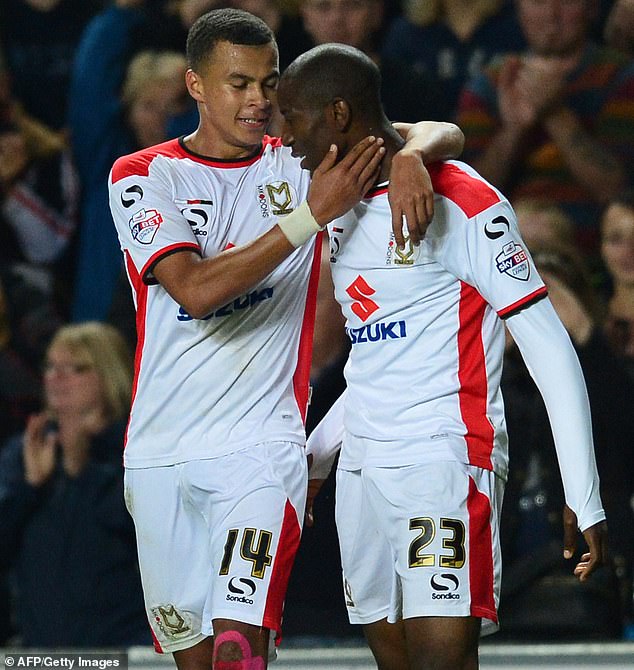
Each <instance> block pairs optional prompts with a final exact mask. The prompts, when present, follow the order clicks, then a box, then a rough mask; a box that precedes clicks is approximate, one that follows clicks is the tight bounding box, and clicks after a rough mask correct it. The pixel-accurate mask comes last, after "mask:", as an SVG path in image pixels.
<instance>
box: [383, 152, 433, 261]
mask: <svg viewBox="0 0 634 670" xmlns="http://www.w3.org/2000/svg"><path fill="white" fill-rule="evenodd" d="M388 199H389V201H390V209H391V210H392V231H393V232H394V238H395V240H396V244H397V245H398V247H399V248H400V249H403V248H404V247H405V236H404V235H403V218H405V222H406V224H407V230H408V232H409V239H410V240H411V242H412V244H416V245H418V244H420V241H421V240H422V239H423V237H424V236H425V231H426V230H427V226H428V225H429V224H430V222H431V219H432V216H433V215H434V188H433V186H432V183H431V177H430V176H429V172H427V168H426V167H425V165H424V164H423V161H422V159H421V156H420V154H419V153H418V152H416V151H410V150H408V149H405V148H404V149H401V150H400V151H399V152H397V153H396V154H394V156H393V158H392V167H391V169H390V189H389V192H388Z"/></svg>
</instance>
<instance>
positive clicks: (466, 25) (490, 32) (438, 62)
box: [382, 0, 525, 117]
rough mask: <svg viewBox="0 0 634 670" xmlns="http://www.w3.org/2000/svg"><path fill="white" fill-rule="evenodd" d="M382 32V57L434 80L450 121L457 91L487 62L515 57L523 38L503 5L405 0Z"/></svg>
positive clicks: (499, 0)
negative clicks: (510, 54)
mask: <svg viewBox="0 0 634 670" xmlns="http://www.w3.org/2000/svg"><path fill="white" fill-rule="evenodd" d="M404 4H405V7H404V15H403V16H402V17H399V18H397V19H395V20H394V22H393V23H392V26H391V27H390V29H389V30H388V32H387V35H386V38H385V44H384V46H383V51H382V54H383V56H384V57H385V58H394V59H398V60H402V61H407V62H408V63H411V64H412V65H413V67H414V69H415V70H416V71H417V72H420V73H424V74H425V75H426V76H428V77H432V78H434V79H435V80H437V81H438V82H439V84H440V86H441V87H442V92H443V96H444V98H445V100H446V104H447V111H448V113H449V115H450V117H453V115H454V114H455V112H456V108H457V105H458V97H459V95H460V91H461V89H462V87H463V85H464V84H465V82H466V81H467V79H468V78H469V77H474V76H476V75H477V74H478V73H479V72H480V71H481V69H482V68H483V67H484V66H485V65H486V64H487V63H488V62H489V60H491V58H492V57H493V56H496V55H498V54H502V53H507V52H510V51H519V50H521V49H523V48H524V44H525V41H524V38H523V36H522V32H521V30H520V28H519V24H518V22H517V19H516V17H515V12H514V11H513V6H512V3H510V2H507V1H506V0H409V1H407V2H405V3H404Z"/></svg>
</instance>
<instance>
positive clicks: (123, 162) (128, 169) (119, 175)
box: [111, 139, 183, 184]
mask: <svg viewBox="0 0 634 670" xmlns="http://www.w3.org/2000/svg"><path fill="white" fill-rule="evenodd" d="M158 156H166V157H168V158H183V149H182V147H181V146H180V142H179V140H178V139H173V140H168V141H167V142H161V144H155V145H154V146H151V147H147V148H146V149H141V150H139V151H135V152H134V153H131V154H127V155H125V156H120V157H119V158H117V160H116V161H115V162H114V164H113V166H112V171H111V182H112V183H113V184H115V183H116V182H118V181H120V180H121V179H125V178H126V177H134V176H136V177H147V176H148V174H149V170H150V165H151V164H152V162H153V161H154V160H155V159H156V158H157V157H158Z"/></svg>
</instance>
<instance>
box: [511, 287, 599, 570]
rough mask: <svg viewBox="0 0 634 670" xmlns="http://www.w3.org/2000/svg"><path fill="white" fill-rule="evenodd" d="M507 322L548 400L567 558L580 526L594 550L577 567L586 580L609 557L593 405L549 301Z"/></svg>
mask: <svg viewBox="0 0 634 670" xmlns="http://www.w3.org/2000/svg"><path fill="white" fill-rule="evenodd" d="M506 325H507V327H508V329H509V331H510V333H511V335H512V336H513V339H514V340H515V342H516V344H517V346H518V347H519V350H520V352H521V354H522V357H523V359H524V362H525V363H526V367H527V368H528V370H529V372H530V374H531V376H532V377H533V379H534V381H535V383H536V384H537V387H538V388H539V391H540V393H541V395H542V397H543V399H544V403H545V405H546V410H547V412H548V417H549V420H550V425H551V429H552V432H553V437H554V440H555V448H556V451H557V459H558V461H559V469H560V471H561V477H562V480H563V486H564V494H565V498H566V504H567V506H568V507H569V512H570V513H568V512H565V513H564V556H565V557H566V558H570V557H571V556H572V553H573V552H574V549H575V540H576V534H577V527H578V528H579V530H581V531H582V532H583V535H584V538H585V540H586V542H587V544H588V547H589V552H588V553H587V554H584V555H583V556H582V560H581V562H580V563H579V564H578V565H577V566H576V568H575V574H576V575H577V576H578V577H579V579H580V580H582V581H583V580H585V579H587V577H588V576H589V575H590V574H591V573H592V572H594V570H595V569H596V568H597V567H599V566H600V565H602V564H603V563H605V562H606V560H607V526H606V523H605V513H604V511H603V507H602V504H601V498H600V495H599V475H598V473H597V466H596V462H595V457H594V445H593V439H592V423H591V419H590V404H589V401H588V394H587V391H586V385H585V381H584V378H583V372H582V370H581V366H580V364H579V359H578V358H577V354H576V352H575V350H574V347H573V345H572V342H571V341H570V337H569V335H568V333H567V332H566V329H565V328H564V326H563V324H562V323H561V321H560V320H559V317H558V316H557V314H556V312H555V310H554V308H553V306H552V304H551V303H550V300H548V299H543V300H541V301H539V302H537V303H534V304H532V305H531V306H530V307H527V308H526V309H524V310H522V311H520V312H518V313H517V314H514V315H513V316H510V317H508V318H507V320H506Z"/></svg>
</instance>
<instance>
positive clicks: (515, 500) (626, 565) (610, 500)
mask: <svg viewBox="0 0 634 670" xmlns="http://www.w3.org/2000/svg"><path fill="white" fill-rule="evenodd" d="M532 253H533V260H534V261H535V266H536V268H537V270H538V271H539V273H540V276H541V277H542V279H543V280H544V282H545V284H546V286H547V287H548V293H549V296H550V299H551V302H552V303H553V306H554V308H555V311H556V312H557V314H558V316H559V318H560V319H561V320H562V322H563V324H564V326H565V327H566V329H567V330H568V333H569V335H570V337H571V339H572V342H573V344H574V346H575V349H576V351H577V354H578V356H579V362H580V363H581V367H582V370H583V373H584V377H585V380H586V384H587V389H588V396H589V399H590V407H591V413H592V432H593V435H594V444H595V455H596V459H597V468H598V470H599V477H600V480H601V498H602V500H603V505H604V509H605V512H606V516H607V518H608V519H609V524H610V545H611V557H612V559H613V561H614V564H615V566H614V567H615V568H616V574H617V575H618V581H617V580H616V579H615V572H613V571H610V570H606V569H602V570H601V571H600V572H599V573H598V574H597V575H596V576H597V580H596V582H595V584H594V587H595V588H593V589H580V588H579V585H578V584H577V583H576V582H575V581H574V580H570V579H569V578H568V577H569V576H568V574H567V572H568V569H567V567H566V562H565V561H564V560H563V559H562V557H561V548H560V539H559V538H560V535H561V527H562V518H561V509H562V506H563V499H564V498H563V489H562V486H561V483H560V480H559V477H558V468H557V462H556V460H555V449H554V445H553V441H552V437H551V434H550V431H549V430H548V417H547V415H546V409H545V407H544V404H543V402H542V401H541V397H540V395H539V392H538V390H537V388H536V386H535V384H534V383H533V381H532V379H531V377H530V375H529V372H528V370H527V369H526V366H525V365H524V363H523V362H522V361H521V358H520V356H519V352H518V350H517V347H516V346H515V344H514V343H513V341H512V340H511V339H510V338H508V339H507V351H506V354H505V361H504V370H503V376H502V392H503V394H504V400H505V403H504V405H505V414H506V422H507V427H508V433H509V459H510V463H511V467H510V468H509V479H508V483H507V487H506V492H505V494H504V509H503V514H502V530H501V535H502V543H503V546H502V551H503V555H504V557H505V571H504V573H503V578H502V579H503V582H502V600H501V611H500V617H501V620H502V632H503V633H504V632H505V631H506V633H507V635H510V636H511V637H512V636H518V635H521V636H522V637H524V638H542V639H544V638H548V639H557V638H572V637H576V638H577V639H579V638H582V637H586V636H589V637H593V638H600V637H618V636H620V634H621V631H622V627H623V623H624V618H625V617H629V616H631V605H632V602H631V601H632V582H631V577H632V561H633V558H634V549H633V548H634V517H633V516H632V508H631V506H630V498H631V496H632V495H633V494H634V446H633V445H634V417H633V415H632V411H631V410H632V404H633V402H634V387H633V386H632V384H631V380H629V379H628V377H627V375H626V373H625V372H624V370H623V369H622V366H621V364H620V362H619V361H618V359H617V358H616V357H615V355H614V354H613V353H612V352H611V350H610V347H609V346H608V343H607V342H606V340H605V338H604V336H603V334H602V329H601V316H602V310H601V304H600V301H599V299H598V296H597V295H596V293H595V292H594V290H593V288H592V287H591V285H590V283H589V281H588V273H587V269H586V267H585V265H584V264H583V261H582V258H581V256H580V255H579V253H578V252H577V251H576V250H575V249H574V248H571V247H568V248H564V247H559V248H558V247H550V248H548V247H543V248H540V249H537V250H534V251H533V252H532ZM562 601H565V602H566V607H564V608H562V607H561V602H562Z"/></svg>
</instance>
